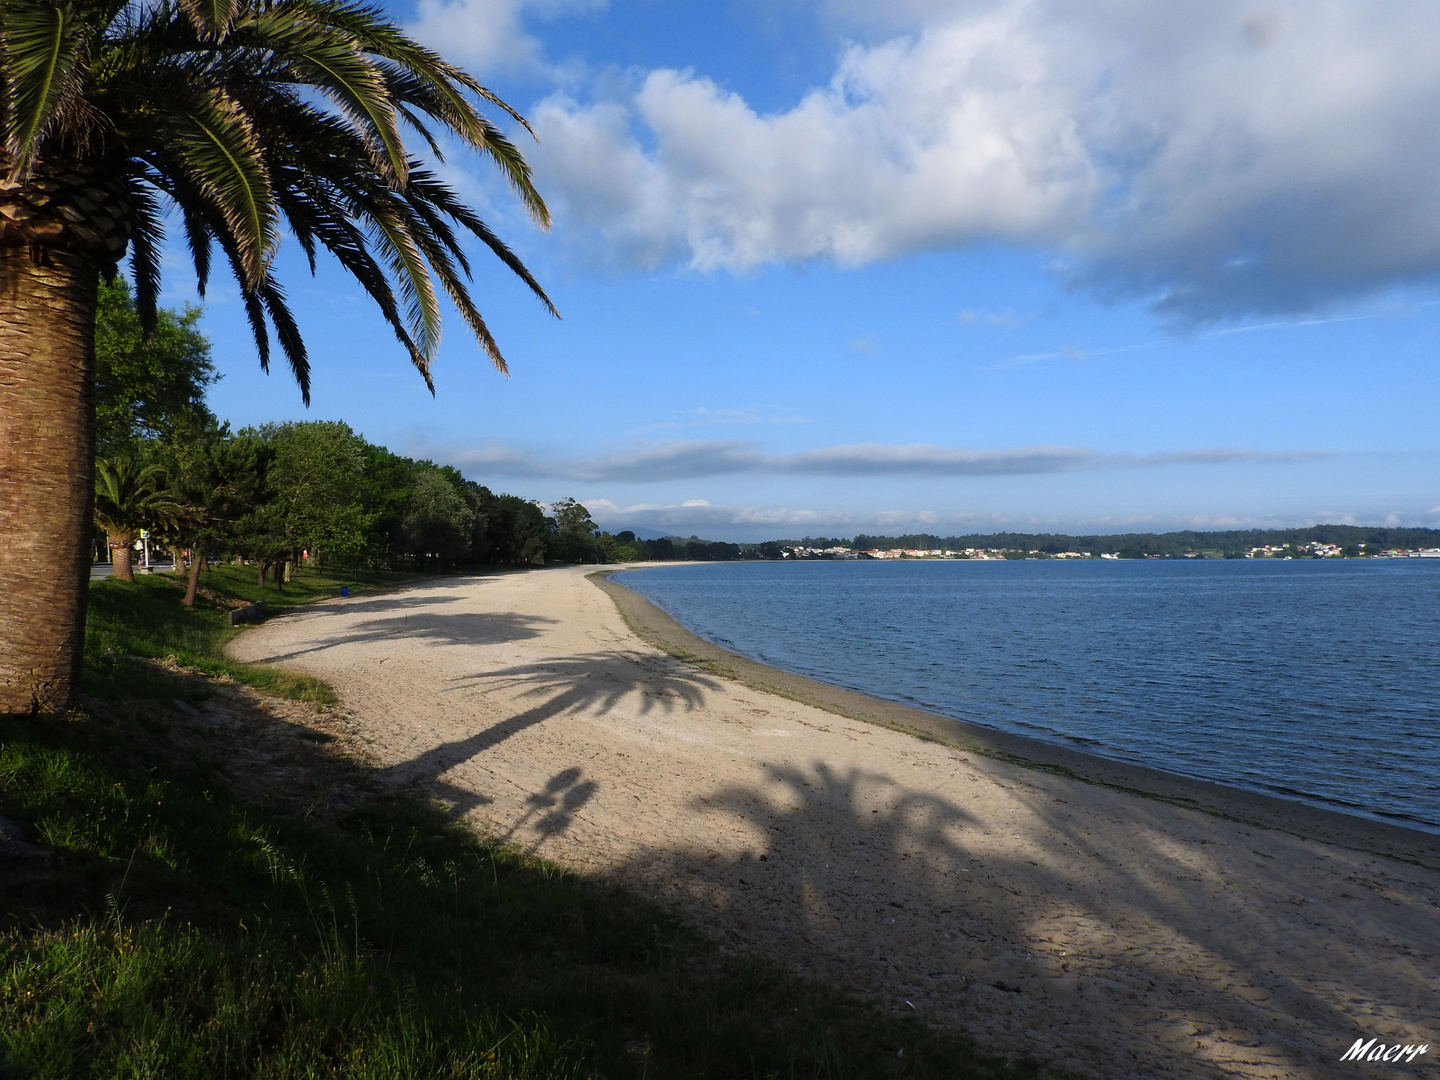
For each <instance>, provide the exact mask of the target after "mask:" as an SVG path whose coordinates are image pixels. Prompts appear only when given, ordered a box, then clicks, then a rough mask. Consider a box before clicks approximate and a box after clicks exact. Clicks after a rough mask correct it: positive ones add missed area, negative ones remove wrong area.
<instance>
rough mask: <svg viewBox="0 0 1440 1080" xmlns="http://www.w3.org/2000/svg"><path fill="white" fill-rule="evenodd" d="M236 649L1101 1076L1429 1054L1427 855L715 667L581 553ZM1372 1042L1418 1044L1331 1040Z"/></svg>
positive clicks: (360, 608)
mask: <svg viewBox="0 0 1440 1080" xmlns="http://www.w3.org/2000/svg"><path fill="white" fill-rule="evenodd" d="M232 654H233V655H234V656H235V657H236V658H238V659H242V660H247V661H253V662H264V663H274V664H279V665H281V666H284V667H287V668H291V669H293V670H297V671H304V672H309V673H311V674H314V675H318V676H320V677H322V678H324V679H327V680H329V681H330V682H331V684H332V685H333V686H334V687H335V688H336V689H337V690H338V691H339V693H340V695H341V697H342V698H343V699H344V701H345V703H346V706H347V707H348V708H349V709H350V710H351V712H352V714H353V718H354V720H355V721H356V722H357V723H358V724H359V726H360V730H361V731H362V732H363V733H364V735H365V737H366V738H367V739H369V740H372V745H371V749H372V750H373V752H374V753H375V755H376V756H377V757H378V758H379V759H380V761H381V762H382V763H383V764H385V765H386V766H388V767H389V768H390V770H391V773H392V775H394V776H395V777H396V778H398V779H402V780H407V781H416V782H422V783H424V784H427V785H429V786H430V788H431V790H433V791H434V793H435V794H436V795H437V796H438V797H439V798H441V799H442V800H444V801H445V802H447V803H448V804H450V805H451V806H453V807H454V809H455V812H456V813H457V814H461V815H464V816H465V817H466V818H467V819H468V820H470V821H472V822H473V823H474V824H475V825H477V826H478V827H479V828H481V829H483V830H485V831H487V832H489V833H492V834H494V835H497V836H500V837H505V838H508V839H510V840H512V841H513V842H515V843H516V844H518V845H520V846H522V847H524V848H526V849H529V850H532V851H536V852H539V853H540V854H542V855H545V856H546V857H548V858H550V859H553V860H555V861H557V862H561V863H564V864H566V865H569V866H573V867H577V868H581V869H584V870H587V871H592V872H596V873H602V874H608V875H614V876H616V877H619V878H621V879H623V880H625V881H627V882H630V883H632V884H633V885H635V886H636V887H638V888H639V889H641V890H642V891H644V892H646V893H648V894H650V895H653V896H657V897H659V898H661V899H663V900H665V901H667V902H671V903H674V904H676V905H678V906H679V907H681V908H682V909H683V910H685V911H686V912H687V913H689V914H690V915H691V916H692V917H693V918H694V919H695V920H696V921H698V922H700V923H702V924H703V925H704V926H706V927H707V928H709V929H710V931H711V932H713V933H714V934H715V935H716V936H717V937H719V938H721V939H723V940H724V941H726V942H728V943H730V944H733V945H734V946H736V947H744V948H751V949H758V950H760V951H762V952H764V953H765V954H767V955H770V956H775V957H779V958H783V959H784V960H786V961H787V962H789V963H791V964H792V965H793V966H794V967H795V968H797V969H799V970H800V971H802V972H806V973H808V974H811V975H813V976H816V977H819V978H822V979H824V980H827V981H833V982H838V983H843V984H846V985H850V986H854V987H856V988H858V989H860V990H861V991H862V992H864V993H867V994H869V995H871V996H873V997H874V998H876V999H877V1000H879V1001H881V1002H882V1003H884V1004H885V1005H887V1006H888V1007H892V1008H896V1009H902V1010H908V1008H909V1005H907V1003H911V1004H913V1007H914V1008H915V1009H916V1010H918V1011H919V1012H920V1013H921V1014H922V1015H923V1016H925V1017H927V1018H929V1019H931V1020H933V1021H934V1022H936V1023H939V1024H944V1025H950V1026H953V1027H956V1028H959V1029H962V1030H965V1031H967V1032H969V1033H970V1034H972V1035H973V1036H974V1037H975V1038H976V1039H977V1041H979V1042H980V1043H981V1044H982V1045H983V1046H985V1047H987V1048H988V1049H991V1050H993V1051H995V1052H998V1053H1004V1054H1012V1055H1018V1054H1029V1055H1032V1056H1034V1057H1037V1058H1039V1059H1041V1060H1044V1061H1048V1062H1054V1063H1057V1064H1061V1065H1064V1066H1067V1067H1069V1068H1071V1069H1074V1070H1076V1071H1078V1072H1081V1073H1083V1074H1086V1075H1092V1076H1104V1077H1146V1078H1149V1077H1156V1078H1159V1077H1201V1076H1236V1077H1307V1078H1309V1077H1342V1076H1343V1077H1354V1076H1357V1075H1374V1076H1381V1075H1383V1076H1396V1075H1400V1076H1404V1075H1425V1074H1427V1073H1430V1072H1431V1070H1434V1069H1435V1068H1436V1065H1437V1063H1440V1045H1436V1043H1437V1042H1440V1023H1437V1012H1436V1006H1437V1002H1440V993H1437V990H1440V983H1437V973H1440V964H1437V960H1440V872H1437V871H1436V870H1432V869H1426V868H1423V867H1418V866H1413V865H1408V864H1406V863H1403V862H1399V861H1395V860H1391V859H1387V858H1383V857H1378V856H1373V855H1367V854H1363V853H1359V852H1356V851H1353V850H1349V849H1346V848H1341V847H1334V846H1330V845H1327V844H1323V843H1319V842H1316V841H1314V840H1306V839H1300V838H1297V837H1295V836H1292V835H1290V834H1288V833H1285V832H1280V831H1276V830H1269V829H1263V828H1257V827H1255V826H1250V825H1241V824H1236V823H1234V822H1231V821H1226V820H1223V819H1221V818H1217V817H1213V816H1210V815H1207V814H1203V813H1200V812H1197V811H1194V810H1187V809H1181V808H1178V807H1174V806H1171V805H1167V804H1164V803H1160V802H1156V801H1154V800H1150V799H1141V798H1137V797H1134V796H1131V795H1127V794H1125V793H1123V792H1119V791H1116V790H1113V789H1110V788H1106V787H1099V786H1094V785H1090V784H1085V783H1082V782H1080V781H1077V780H1071V779H1066V778H1063V777H1058V776H1054V775H1050V774H1047V773H1042V772H1036V771H1033V770H1028V769H1025V768H1021V767H1019V766H1014V765H1008V764H1005V763H1002V762H998V761H995V760H992V759H990V758H986V757H981V756H978V755H975V754H970V753H966V752H962V751H959V750H955V749H952V748H949V747H946V746H938V745H934V744H932V743H927V742H922V741H919V740H917V739H914V738H911V737H909V736H906V735H903V734H899V733H896V732H893V731H888V730H884V729H881V728H877V727H874V726H871V725H868V724H865V723H861V722H859V721H854V720H849V719H845V718H843V717H840V716H836V715H834V714H831V713H828V712H822V711H820V710H819V709H816V708H812V707H809V706H806V705H800V704H797V703H795V702H794V701H791V700H788V699H786V698H781V697H776V696H773V695H770V694H766V693H761V692H758V691H755V690H752V689H749V688H747V687H745V686H743V685H740V684H738V683H733V682H728V681H724V680H721V679H719V678H716V677H714V676H710V675H706V674H703V673H700V672H699V671H697V670H696V669H694V668H692V667H689V666H687V665H686V664H683V663H681V662H680V661H677V660H674V659H672V658H670V657H669V656H666V655H665V654H664V653H661V652H659V651H658V650H656V649H654V648H652V647H650V646H648V645H646V644H645V643H643V642H642V641H640V640H639V639H638V638H636V637H635V636H633V635H632V634H631V633H630V632H629V630H627V628H626V626H625V624H624V622H623V621H622V620H621V618H620V617H619V615H618V613H617V611H616V609H615V607H614V605H613V603H612V601H611V600H610V598H609V597H608V596H607V595H606V594H605V593H603V592H602V591H601V590H600V589H598V588H596V587H595V586H594V585H593V584H592V583H590V582H588V581H586V580H585V577H584V572H583V571H581V570H575V569H557V570H547V571H544V572H536V573H526V574H513V575H504V576H497V577H489V578H472V579H463V580H461V579H455V580H448V581H444V582H441V583H438V584H433V585H426V586H421V587H418V588H414V589H411V590H408V591H405V592H400V593H394V594H390V595H385V596H378V597H374V596H372V597H365V596H360V597H353V598H350V599H348V600H339V601H334V602H327V603H325V604H321V605H317V606H315V607H312V608H307V609H305V610H304V611H303V612H302V613H299V614H296V615H292V616H288V617H285V618H281V619H275V620H273V621H271V622H269V623H267V624H266V625H264V626H261V627H258V628H256V629H255V630H252V631H249V632H247V633H246V634H244V635H242V636H241V637H240V638H239V639H238V640H237V641H236V643H235V644H234V646H233V647H232ZM1377 764H1380V763H1377ZM1372 1035H1373V1036H1377V1037H1378V1038H1379V1041H1380V1042H1381V1043H1385V1044H1391V1043H1412V1044H1413V1043H1427V1044H1430V1045H1431V1047H1432V1049H1431V1050H1430V1052H1429V1053H1427V1054H1425V1055H1423V1056H1421V1057H1419V1058H1418V1059H1417V1060H1416V1061H1415V1062H1414V1064H1413V1065H1409V1066H1400V1065H1393V1064H1392V1065H1384V1064H1379V1063H1371V1064H1356V1063H1350V1062H1347V1063H1343V1064H1342V1063H1341V1062H1340V1061H1339V1058H1340V1056H1341V1055H1342V1054H1343V1053H1344V1052H1345V1050H1346V1049H1347V1048H1348V1047H1349V1046H1350V1045H1351V1044H1352V1043H1353V1042H1354V1041H1355V1039H1356V1038H1358V1037H1362V1036H1363V1037H1365V1038H1369V1037H1370V1036H1372ZM1433 1075H1440V1072H1437V1073H1434V1074H1433Z"/></svg>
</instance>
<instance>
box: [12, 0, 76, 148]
mask: <svg viewBox="0 0 1440 1080" xmlns="http://www.w3.org/2000/svg"><path fill="white" fill-rule="evenodd" d="M89 32H90V26H89V24H88V23H87V22H86V21H85V20H84V19H83V18H82V17H81V15H80V13H79V12H77V11H76V10H75V9H74V8H73V7H71V6H70V5H69V4H56V3H46V2H44V0H0V85H3V90H4V100H3V111H0V121H3V124H4V129H3V134H4V139H3V146H4V150H5V154H6V156H7V157H8V158H9V159H10V175H11V176H12V177H15V176H23V175H25V173H26V172H27V171H28V170H29V168H30V166H31V164H33V162H34V160H35V158H36V157H37V156H38V154H39V151H40V147H41V145H42V144H43V143H44V141H45V139H46V138H47V137H48V136H49V135H50V133H51V132H52V131H53V130H54V129H55V128H56V127H57V126H59V125H61V124H63V122H64V121H65V120H66V119H67V117H68V118H75V117H77V116H80V115H82V114H83V113H84V112H85V109H84V104H85V103H84V99H83V97H82V92H83V82H84V69H83V61H84V58H85V52H86V45H87V43H88V40H89V36H90V33H89ZM76 134H79V132H77V133H76Z"/></svg>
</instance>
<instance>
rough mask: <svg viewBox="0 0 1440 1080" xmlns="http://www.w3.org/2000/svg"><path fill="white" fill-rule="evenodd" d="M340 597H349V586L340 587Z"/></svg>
mask: <svg viewBox="0 0 1440 1080" xmlns="http://www.w3.org/2000/svg"><path fill="white" fill-rule="evenodd" d="M340 595H341V596H349V595H350V586H348V585H341V586H340Z"/></svg>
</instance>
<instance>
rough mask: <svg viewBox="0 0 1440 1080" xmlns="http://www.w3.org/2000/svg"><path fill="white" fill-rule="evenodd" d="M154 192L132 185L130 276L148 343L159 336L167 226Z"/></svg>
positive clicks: (139, 182)
mask: <svg viewBox="0 0 1440 1080" xmlns="http://www.w3.org/2000/svg"><path fill="white" fill-rule="evenodd" d="M152 191H153V189H152V188H151V187H150V186H149V185H148V184H146V183H144V182H143V181H142V180H140V179H139V178H138V177H137V178H136V179H134V180H132V181H131V184H130V210H131V214H132V215H133V219H134V220H133V224H132V227H131V233H130V274H131V276H132V277H133V278H134V279H135V312H136V314H137V315H139V316H140V328H141V330H142V331H144V333H145V337H146V339H147V340H148V339H149V337H150V335H151V334H153V333H154V332H155V325H156V319H157V318H158V314H159V312H158V306H157V299H158V297H159V295H160V245H161V244H162V243H163V242H164V240H165V225H164V221H163V220H162V218H161V214H160V208H159V206H158V205H157V203H156V200H155V196H154V195H153V194H152Z"/></svg>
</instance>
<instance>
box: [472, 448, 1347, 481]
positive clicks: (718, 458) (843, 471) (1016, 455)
mask: <svg viewBox="0 0 1440 1080" xmlns="http://www.w3.org/2000/svg"><path fill="white" fill-rule="evenodd" d="M1331 456H1333V455H1331V454H1328V453H1325V452H1322V451H1313V450H1299V451H1285V452H1275V451H1260V450H1248V449H1244V448H1206V449H1198V450H1181V451H1174V452H1167V453H1159V454H1103V453H1100V452H1098V451H1095V450H1086V449H1077V448H1074V447H1064V446H1039V447H1027V448H1022V449H1014V450H964V449H957V448H953V447H946V446H932V445H928V444H924V443H914V444H908V445H895V444H877V443H863V444H856V445H851V446H830V447H822V448H820V449H816V450H807V451H802V452H800V453H795V454H767V453H765V452H763V451H762V450H761V449H760V447H759V446H758V445H757V444H755V443H751V442H744V441H740V440H691V441H677V442H667V443H649V444H643V445H639V446H636V447H634V448H632V449H630V450H626V451H618V452H616V451H612V452H607V453H603V454H595V455H592V456H590V457H585V458H570V459H560V460H555V459H545V458H539V457H535V456H532V455H527V454H525V453H522V452H521V451H519V450H517V449H515V448H514V447H510V446H506V445H504V444H495V445H491V446H487V447H482V448H479V449H474V450H467V451H461V452H459V453H454V454H450V455H448V456H447V458H446V460H448V461H450V462H452V463H453V464H455V465H457V466H459V467H460V468H461V469H464V470H466V471H468V472H470V473H472V474H474V475H476V476H504V477H526V478H547V479H564V480H578V481H584V482H610V483H632V484H646V483H665V482H670V481H677V480H696V479H701V478H704V477H717V476H737V475H768V476H779V475H788V476H828V477H867V476H898V477H935V478H941V477H966V476H1030V475H1041V474H1053V473H1067V472H1080V471H1091V470H1095V469H1117V468H1118V469H1125V468H1150V467H1161V466H1173V465H1210V466H1213V465H1245V464H1252V465H1253V464H1287V463H1291V462H1299V461H1310V460H1315V459H1317V458H1324V457H1331Z"/></svg>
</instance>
